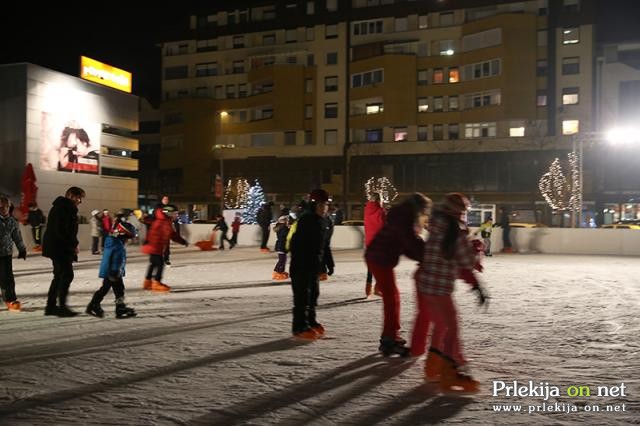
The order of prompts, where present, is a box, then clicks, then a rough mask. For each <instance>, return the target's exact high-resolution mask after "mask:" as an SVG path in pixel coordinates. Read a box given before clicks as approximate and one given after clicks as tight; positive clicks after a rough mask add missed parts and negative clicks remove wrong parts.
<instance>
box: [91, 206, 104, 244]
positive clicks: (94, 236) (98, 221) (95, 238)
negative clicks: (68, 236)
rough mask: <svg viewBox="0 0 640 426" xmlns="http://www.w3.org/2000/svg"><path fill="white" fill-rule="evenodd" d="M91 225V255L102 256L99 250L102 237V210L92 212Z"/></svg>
mask: <svg viewBox="0 0 640 426" xmlns="http://www.w3.org/2000/svg"><path fill="white" fill-rule="evenodd" d="M89 224H90V225H91V254H100V250H99V249H98V245H99V244H100V237H101V236H102V214H101V213H100V210H92V211H91V219H89Z"/></svg>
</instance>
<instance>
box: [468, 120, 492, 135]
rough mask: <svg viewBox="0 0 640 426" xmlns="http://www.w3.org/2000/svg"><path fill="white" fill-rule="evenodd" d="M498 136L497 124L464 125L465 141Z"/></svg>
mask: <svg viewBox="0 0 640 426" xmlns="http://www.w3.org/2000/svg"><path fill="white" fill-rule="evenodd" d="M495 136H496V123H495V122H490V123H466V124H465V125H464V137H465V139H476V138H489V137H495Z"/></svg>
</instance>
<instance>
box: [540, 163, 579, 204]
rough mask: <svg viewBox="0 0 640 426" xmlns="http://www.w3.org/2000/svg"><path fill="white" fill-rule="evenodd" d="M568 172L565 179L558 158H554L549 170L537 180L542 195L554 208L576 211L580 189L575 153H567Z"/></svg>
mask: <svg viewBox="0 0 640 426" xmlns="http://www.w3.org/2000/svg"><path fill="white" fill-rule="evenodd" d="M569 174H570V179H567V178H566V177H565V175H564V173H563V172H562V165H561V164H560V159H558V158H556V159H555V160H553V162H552V163H551V166H550V167H549V171H548V172H547V173H545V174H544V175H542V177H541V178H540V181H539V182H538V188H540V192H541V193H542V196H543V197H544V199H545V201H546V202H547V203H548V204H549V206H551V208H552V209H554V210H572V211H577V210H579V209H580V206H581V204H582V200H581V199H580V196H581V193H582V191H581V190H580V175H579V171H578V158H577V156H576V154H575V153H569Z"/></svg>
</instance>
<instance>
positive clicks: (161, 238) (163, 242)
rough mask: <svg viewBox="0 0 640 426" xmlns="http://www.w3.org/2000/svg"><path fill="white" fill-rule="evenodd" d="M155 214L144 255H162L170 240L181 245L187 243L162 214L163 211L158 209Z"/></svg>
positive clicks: (143, 250)
mask: <svg viewBox="0 0 640 426" xmlns="http://www.w3.org/2000/svg"><path fill="white" fill-rule="evenodd" d="M153 214H154V216H155V219H154V220H153V222H151V226H150V228H149V232H148V233H147V243H146V244H145V245H143V246H142V252H143V253H146V254H157V255H162V254H163V253H164V252H165V249H166V248H167V247H168V246H169V242H170V240H173V241H175V242H176V243H180V244H186V243H187V242H186V241H185V240H184V239H183V238H182V237H181V236H180V235H179V234H178V233H177V232H176V230H175V229H174V228H173V224H172V223H171V219H170V218H169V217H168V216H167V215H166V214H164V213H163V212H162V209H156V210H155V211H154V213H153Z"/></svg>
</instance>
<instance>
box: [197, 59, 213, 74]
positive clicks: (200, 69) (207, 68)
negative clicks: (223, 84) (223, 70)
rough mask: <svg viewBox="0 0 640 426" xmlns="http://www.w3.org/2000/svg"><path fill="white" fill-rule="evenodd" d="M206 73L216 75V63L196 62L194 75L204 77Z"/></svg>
mask: <svg viewBox="0 0 640 426" xmlns="http://www.w3.org/2000/svg"><path fill="white" fill-rule="evenodd" d="M208 75H218V63H217V62H206V63H202V64H196V77H205V76H208Z"/></svg>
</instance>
